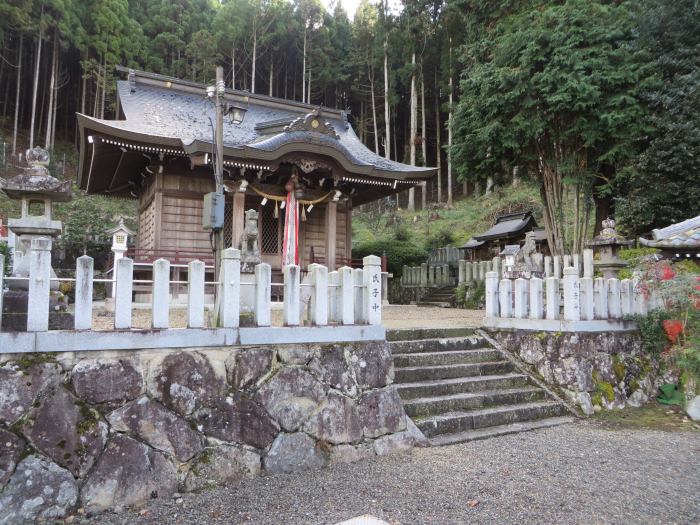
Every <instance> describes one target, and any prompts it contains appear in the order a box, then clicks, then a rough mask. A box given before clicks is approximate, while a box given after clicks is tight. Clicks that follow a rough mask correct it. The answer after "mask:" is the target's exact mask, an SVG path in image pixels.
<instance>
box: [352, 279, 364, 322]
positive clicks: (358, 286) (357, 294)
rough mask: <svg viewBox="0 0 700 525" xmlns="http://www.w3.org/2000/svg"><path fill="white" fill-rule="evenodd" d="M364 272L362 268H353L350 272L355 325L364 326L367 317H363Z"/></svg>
mask: <svg viewBox="0 0 700 525" xmlns="http://www.w3.org/2000/svg"><path fill="white" fill-rule="evenodd" d="M364 275H365V272H364V270H362V268H355V269H353V271H352V284H353V296H354V298H355V301H354V310H355V324H366V323H367V317H366V316H365V313H366V308H365V305H364V302H365V291H364V283H365V278H364Z"/></svg>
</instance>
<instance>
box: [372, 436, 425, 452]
mask: <svg viewBox="0 0 700 525" xmlns="http://www.w3.org/2000/svg"><path fill="white" fill-rule="evenodd" d="M372 445H373V446H374V452H375V453H376V454H377V456H388V455H389V454H396V453H398V452H408V451H410V450H412V449H413V447H414V445H415V438H414V437H413V436H412V435H410V434H409V433H408V432H399V433H397V434H389V435H388V436H382V437H380V438H378V439H375V440H374V443H373V444H372Z"/></svg>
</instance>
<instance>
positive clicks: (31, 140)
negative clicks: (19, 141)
mask: <svg viewBox="0 0 700 525" xmlns="http://www.w3.org/2000/svg"><path fill="white" fill-rule="evenodd" d="M34 60H36V67H35V68H34V88H33V92H32V120H31V123H30V125H29V147H30V148H33V147H34V123H35V122H36V95H37V91H39V65H40V64H41V30H39V36H38V38H37V44H36V57H35V59H34Z"/></svg>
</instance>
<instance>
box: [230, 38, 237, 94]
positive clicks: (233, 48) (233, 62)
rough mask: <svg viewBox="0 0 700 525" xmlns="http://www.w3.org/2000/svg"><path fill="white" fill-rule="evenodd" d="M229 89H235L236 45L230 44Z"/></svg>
mask: <svg viewBox="0 0 700 525" xmlns="http://www.w3.org/2000/svg"><path fill="white" fill-rule="evenodd" d="M231 89H236V46H235V44H234V45H232V46H231Z"/></svg>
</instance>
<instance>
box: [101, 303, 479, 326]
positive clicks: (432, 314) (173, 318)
mask: <svg viewBox="0 0 700 525" xmlns="http://www.w3.org/2000/svg"><path fill="white" fill-rule="evenodd" d="M382 319H383V321H384V326H386V327H387V328H389V329H394V328H451V327H462V326H464V327H469V328H478V327H479V326H481V323H482V322H483V320H484V311H483V310H460V309H457V308H430V307H418V306H408V305H389V306H384V308H383V310H382ZM132 324H133V326H134V328H150V326H151V311H150V309H147V308H135V309H134V310H133V313H132ZM272 325H273V326H282V305H281V304H274V305H273V308H272ZM92 326H93V330H111V329H112V327H113V326H114V314H113V313H111V312H108V311H107V310H105V309H104V307H101V306H100V307H96V308H95V310H94V315H93V323H92ZM170 326H171V327H173V328H184V327H185V326H187V310H186V309H185V308H182V307H178V308H171V309H170Z"/></svg>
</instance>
